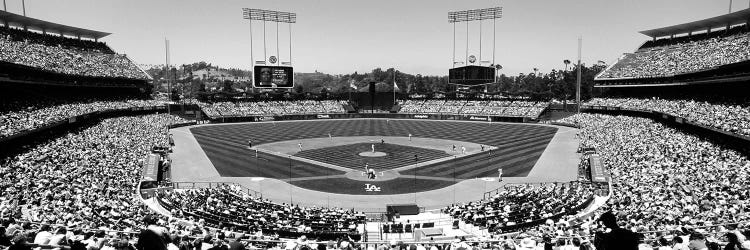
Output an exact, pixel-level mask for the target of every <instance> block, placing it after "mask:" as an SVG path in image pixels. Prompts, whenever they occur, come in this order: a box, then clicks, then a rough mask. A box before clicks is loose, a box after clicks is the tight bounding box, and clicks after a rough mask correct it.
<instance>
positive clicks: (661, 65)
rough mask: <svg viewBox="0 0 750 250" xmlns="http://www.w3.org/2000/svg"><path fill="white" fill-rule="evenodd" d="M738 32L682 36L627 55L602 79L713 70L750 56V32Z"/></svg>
mask: <svg viewBox="0 0 750 250" xmlns="http://www.w3.org/2000/svg"><path fill="white" fill-rule="evenodd" d="M735 30H736V32H729V33H727V34H719V35H712V36H708V37H700V38H698V39H695V40H692V39H691V40H684V39H680V40H678V41H677V42H675V43H667V44H663V45H661V46H648V47H644V48H640V49H638V50H636V51H635V52H634V53H628V54H625V56H624V57H623V58H622V59H621V60H619V61H618V62H617V63H616V64H615V65H613V66H612V67H611V68H609V69H607V70H606V71H604V73H602V74H601V75H600V76H599V78H643V77H665V76H674V75H679V74H684V73H691V72H697V71H702V70H708V69H712V68H715V67H718V66H722V65H727V64H732V63H737V62H742V61H746V60H748V59H750V43H749V42H750V35H749V34H750V33H748V32H747V31H744V29H735Z"/></svg>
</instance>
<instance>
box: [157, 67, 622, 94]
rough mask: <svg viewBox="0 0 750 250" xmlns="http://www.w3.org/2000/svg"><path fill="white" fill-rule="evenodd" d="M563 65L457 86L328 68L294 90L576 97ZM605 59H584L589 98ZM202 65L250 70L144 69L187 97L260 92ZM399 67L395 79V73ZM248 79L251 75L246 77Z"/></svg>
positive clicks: (571, 73) (571, 75)
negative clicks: (207, 74) (204, 74)
mask: <svg viewBox="0 0 750 250" xmlns="http://www.w3.org/2000/svg"><path fill="white" fill-rule="evenodd" d="M562 62H563V63H562V64H561V66H562V67H561V68H560V69H552V70H551V71H550V72H546V73H544V72H540V71H539V70H538V69H537V68H532V69H530V71H529V73H520V74H518V75H506V74H500V75H499V76H497V77H496V79H497V80H496V83H493V84H487V85H482V86H474V87H459V86H456V85H453V84H449V83H448V76H447V75H443V76H430V75H421V74H410V73H406V72H400V71H398V70H395V69H394V68H387V69H385V70H384V69H382V68H376V69H373V70H372V71H370V72H366V73H359V72H354V73H351V74H335V75H334V74H326V73H321V72H314V73H295V79H294V83H295V87H294V88H293V89H291V90H286V89H283V90H277V91H292V92H294V93H298V94H301V93H315V94H318V93H323V92H325V93H331V94H343V93H348V92H356V91H360V92H366V91H369V88H368V85H369V83H371V82H374V83H376V85H375V87H376V91H378V92H391V91H393V86H394V84H393V83H394V80H395V82H396V86H397V87H398V90H397V92H398V93H402V94H409V95H429V94H433V93H451V92H453V93H455V92H457V91H458V92H462V93H474V94H478V93H493V94H500V95H503V96H514V97H528V98H531V99H537V100H548V99H558V100H571V99H574V98H575V93H576V78H577V71H578V68H577V65H575V64H571V62H570V60H563V61H562ZM606 67H607V65H606V64H605V63H604V62H602V61H598V62H597V63H595V64H593V65H591V66H587V65H586V64H582V65H581V98H582V99H588V98H591V97H592V96H593V95H595V94H596V93H594V91H595V89H594V88H593V86H594V77H595V76H596V75H597V74H598V73H600V72H601V71H602V70H604V69H605V68H606ZM202 69H213V70H221V71H222V72H226V73H228V74H229V75H230V76H237V77H242V76H245V77H247V76H250V75H251V74H252V72H251V71H247V70H242V69H224V68H220V67H216V66H213V65H211V64H210V63H206V62H197V63H193V64H184V65H178V66H175V67H172V68H170V69H167V68H166V67H152V68H150V69H147V70H146V71H147V72H148V73H149V74H151V76H152V77H153V78H154V79H155V84H157V86H156V88H155V89H156V90H160V91H166V89H165V87H166V85H165V84H164V83H165V82H166V81H167V80H169V81H170V82H171V84H172V89H173V92H177V94H181V95H183V96H185V97H194V96H196V95H198V94H211V93H215V92H225V93H237V92H256V93H257V92H259V91H261V90H258V89H253V88H252V84H251V83H250V82H248V81H234V80H223V81H219V80H217V79H212V78H207V79H203V78H200V77H193V74H192V72H194V71H198V70H202ZM394 73H395V79H394ZM245 79H247V78H245Z"/></svg>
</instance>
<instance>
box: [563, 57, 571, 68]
mask: <svg viewBox="0 0 750 250" xmlns="http://www.w3.org/2000/svg"><path fill="white" fill-rule="evenodd" d="M563 63H564V64H565V71H568V64H570V60H568V59H565V60H563Z"/></svg>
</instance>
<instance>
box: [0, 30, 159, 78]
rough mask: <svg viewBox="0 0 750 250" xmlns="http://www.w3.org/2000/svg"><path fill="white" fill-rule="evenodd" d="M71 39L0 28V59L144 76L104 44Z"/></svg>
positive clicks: (74, 71)
mask: <svg viewBox="0 0 750 250" xmlns="http://www.w3.org/2000/svg"><path fill="white" fill-rule="evenodd" d="M72 40H73V39H71V38H60V37H56V36H51V35H42V34H38V33H34V32H29V31H20V30H15V29H13V28H0V61H3V62H8V63H13V64H19V65H24V66H29V67H33V68H39V69H41V70H45V71H50V72H56V73H61V74H66V75H80V76H91V77H110V78H128V79H146V78H147V76H146V74H145V73H144V72H143V71H142V70H140V69H139V68H138V67H137V66H136V65H135V63H133V62H132V61H130V59H128V58H127V57H126V56H125V55H119V54H116V53H113V52H112V50H111V49H109V48H108V47H107V46H106V45H105V44H103V43H97V42H91V41H72Z"/></svg>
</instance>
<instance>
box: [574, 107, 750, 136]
mask: <svg viewBox="0 0 750 250" xmlns="http://www.w3.org/2000/svg"><path fill="white" fill-rule="evenodd" d="M587 104H589V105H598V106H611V107H621V108H626V109H634V110H653V111H658V112H662V113H667V114H671V115H674V116H677V117H682V118H685V119H686V120H689V121H693V122H695V123H698V124H702V125H705V126H708V127H714V128H717V129H720V130H724V131H729V132H732V133H736V134H741V135H746V136H750V106H748V103H747V102H745V103H743V104H733V103H716V102H712V103H709V102H703V101H695V100H686V99H681V100H680V99H677V100H667V99H658V98H650V99H636V98H594V99H592V100H590V101H588V102H587Z"/></svg>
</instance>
